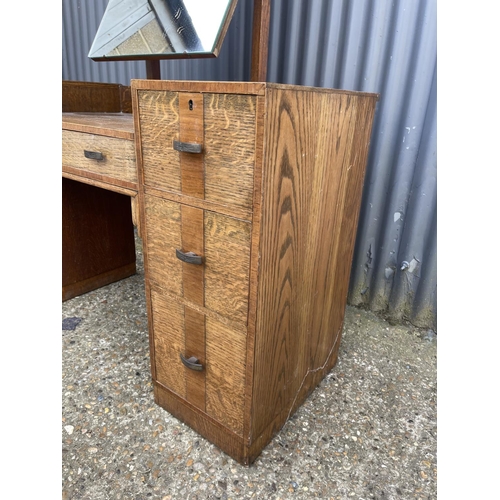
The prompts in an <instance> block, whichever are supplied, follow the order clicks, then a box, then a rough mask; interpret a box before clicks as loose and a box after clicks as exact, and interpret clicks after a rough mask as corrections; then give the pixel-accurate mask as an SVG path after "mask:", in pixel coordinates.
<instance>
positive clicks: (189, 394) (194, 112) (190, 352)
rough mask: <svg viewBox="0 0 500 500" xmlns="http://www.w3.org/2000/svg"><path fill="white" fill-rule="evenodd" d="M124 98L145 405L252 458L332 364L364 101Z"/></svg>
mask: <svg viewBox="0 0 500 500" xmlns="http://www.w3.org/2000/svg"><path fill="white" fill-rule="evenodd" d="M131 92H132V105H133V113H134V120H135V144H136V157H137V165H138V176H139V178H138V186H139V206H140V218H141V227H142V229H143V232H142V234H143V242H144V258H145V273H146V299H147V305H148V317H149V329H150V348H151V370H152V376H153V380H154V387H155V399H156V402H157V403H158V404H160V405H161V406H162V407H163V408H165V409H166V410H168V411H169V412H171V413H172V414H173V415H175V416H176V417H178V418H180V419H181V420H183V421H185V422H186V423H187V424H189V425H190V426H192V427H193V428H194V429H195V430H196V431H198V432H199V433H200V434H202V435H203V436H205V437H206V438H207V439H209V440H210V441H212V442H213V443H215V444H216V445H217V446H219V447H220V448H221V449H222V450H224V451H225V452H226V453H228V454H229V455H230V456H232V457H233V458H235V459H236V460H238V461H239V462H241V463H250V462H252V461H253V460H254V459H255V458H256V457H257V456H258V455H259V453H260V452H261V450H262V448H263V447H264V446H265V445H266V444H267V443H268V442H269V441H270V440H271V439H272V437H273V436H274V435H275V434H276V433H277V432H278V431H279V430H280V428H281V427H282V426H283V424H284V423H285V422H286V420H287V419H288V418H289V417H290V415H291V414H292V413H293V412H294V411H295V410H296V409H297V408H298V406H299V405H300V404H301V403H302V402H303V401H304V399H305V398H306V397H307V396H308V395H309V394H310V393H311V391H312V390H313V389H314V388H315V387H316V385H317V384H318V383H319V382H320V381H321V379H322V378H323V377H324V376H325V375H326V374H327V373H328V371H329V370H330V369H331V368H332V367H333V365H334V364H335V362H336V360H337V352H338V348H339V343H340V337H341V331H342V323H343V316H344V309H345V305H346V297H347V290H348V283H349V272H350V268H351V260H352V253H353V247H354V240H355V235H356V226H357V219H358V212H359V207H360V200H361V192H362V186H363V178H364V172H365V165H366V161H367V154H368V145H369V140H370V134H371V127H372V121H373V115H374V111H375V106H376V101H377V98H378V96H377V95H375V94H368V93H360V92H347V91H336V90H330V89H316V88H307V87H298V86H288V85H277V84H267V83H243V82H233V83H224V82H176V81H161V80H132V83H131Z"/></svg>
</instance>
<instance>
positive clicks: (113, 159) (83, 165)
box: [62, 130, 137, 185]
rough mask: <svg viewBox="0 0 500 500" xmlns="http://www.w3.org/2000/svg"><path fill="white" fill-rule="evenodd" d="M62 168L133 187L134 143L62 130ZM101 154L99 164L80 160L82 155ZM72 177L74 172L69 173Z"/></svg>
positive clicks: (134, 169) (135, 177)
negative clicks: (87, 153)
mask: <svg viewBox="0 0 500 500" xmlns="http://www.w3.org/2000/svg"><path fill="white" fill-rule="evenodd" d="M62 136H63V144H62V164H63V169H64V168H65V167H70V168H72V169H76V170H81V171H83V172H88V173H93V174H97V175H99V176H105V177H107V178H108V179H113V178H115V179H117V180H118V181H123V182H128V183H131V184H132V185H136V184H137V170H136V162H135V149H134V143H133V142H132V141H129V140H124V139H116V138H114V137H105V136H102V135H95V134H86V133H80V132H73V131H71V130H63V132H62ZM85 150H87V151H93V152H100V153H102V155H103V157H104V159H103V160H93V159H89V158H86V157H85V156H84V151H85ZM73 173H74V172H73Z"/></svg>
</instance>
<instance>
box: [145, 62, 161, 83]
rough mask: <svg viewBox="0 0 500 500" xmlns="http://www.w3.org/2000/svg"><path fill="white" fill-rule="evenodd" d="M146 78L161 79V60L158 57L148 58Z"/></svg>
mask: <svg viewBox="0 0 500 500" xmlns="http://www.w3.org/2000/svg"><path fill="white" fill-rule="evenodd" d="M146 78H147V79H148V80H161V71H160V61H159V60H158V59H147V60H146Z"/></svg>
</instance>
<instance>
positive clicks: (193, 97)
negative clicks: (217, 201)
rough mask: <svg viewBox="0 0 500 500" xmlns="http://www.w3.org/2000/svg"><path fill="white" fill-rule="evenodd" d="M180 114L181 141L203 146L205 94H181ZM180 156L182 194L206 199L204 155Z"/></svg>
mask: <svg viewBox="0 0 500 500" xmlns="http://www.w3.org/2000/svg"><path fill="white" fill-rule="evenodd" d="M179 113H180V137H179V140H180V141H181V142H188V143H194V144H201V145H202V146H203V94H192V93H186V92H180V93H179ZM179 156H180V162H181V185H182V194H186V195H188V196H195V197H197V198H204V196H205V187H204V183H205V179H204V177H205V173H204V168H203V158H204V154H203V153H184V152H181V153H180V154H179Z"/></svg>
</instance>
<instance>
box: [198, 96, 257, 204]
mask: <svg viewBox="0 0 500 500" xmlns="http://www.w3.org/2000/svg"><path fill="white" fill-rule="evenodd" d="M255 99H256V98H255V96H252V95H239V94H236V95H234V94H208V93H207V94H205V95H204V103H205V106H204V107H205V153H204V159H205V198H206V199H207V200H210V201H214V202H219V203H224V204H231V205H236V206H238V207H242V208H246V209H251V207H252V194H253V166H254V162H255Z"/></svg>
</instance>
